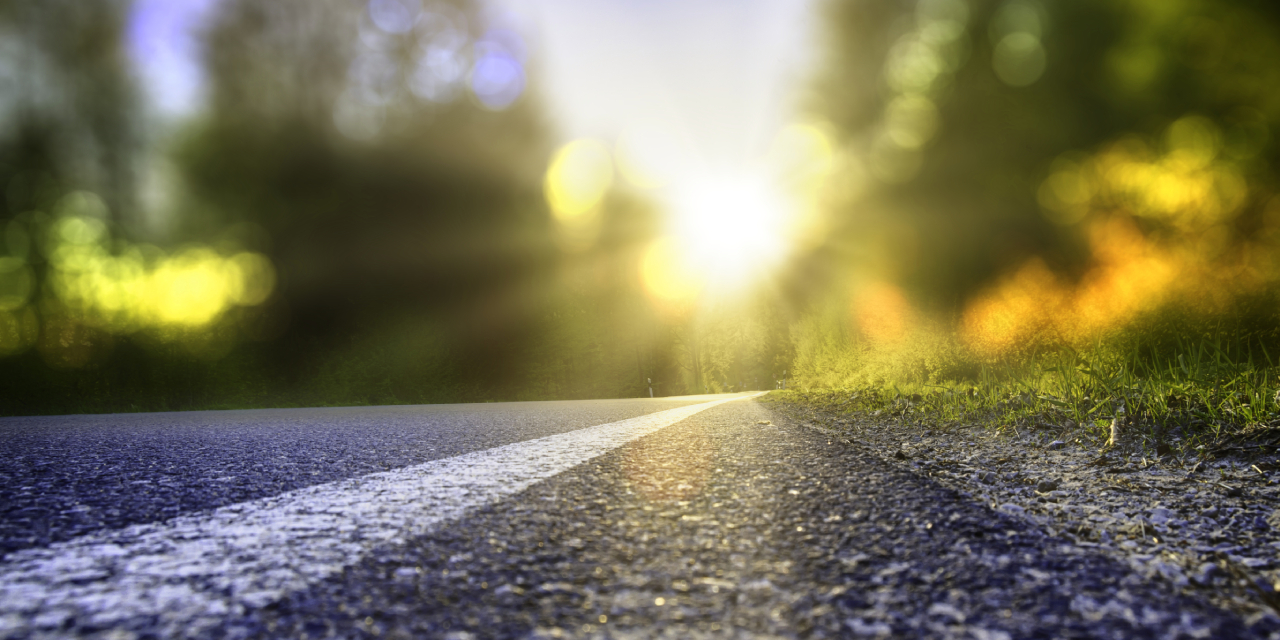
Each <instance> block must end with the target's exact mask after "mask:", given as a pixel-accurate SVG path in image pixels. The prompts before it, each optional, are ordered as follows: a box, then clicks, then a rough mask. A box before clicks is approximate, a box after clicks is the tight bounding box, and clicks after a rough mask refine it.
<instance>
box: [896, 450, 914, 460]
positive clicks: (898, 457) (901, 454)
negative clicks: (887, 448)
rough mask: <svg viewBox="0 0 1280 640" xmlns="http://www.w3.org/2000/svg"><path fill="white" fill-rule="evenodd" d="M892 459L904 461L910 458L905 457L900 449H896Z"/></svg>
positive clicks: (904, 452) (905, 453) (905, 454)
mask: <svg viewBox="0 0 1280 640" xmlns="http://www.w3.org/2000/svg"><path fill="white" fill-rule="evenodd" d="M893 457H895V458H897V459H899V460H906V459H907V458H909V457H910V456H908V455H907V452H906V451H903V450H902V449H898V450H897V451H895V452H894V454H893Z"/></svg>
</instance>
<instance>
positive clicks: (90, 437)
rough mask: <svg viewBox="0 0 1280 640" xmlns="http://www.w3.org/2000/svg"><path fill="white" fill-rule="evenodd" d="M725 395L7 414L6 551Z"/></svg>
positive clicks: (1, 479)
mask: <svg viewBox="0 0 1280 640" xmlns="http://www.w3.org/2000/svg"><path fill="white" fill-rule="evenodd" d="M718 398H721V396H683V397H678V398H655V399H648V398H645V399H625V400H578V401H564V402H505V403H492V404H465V405H448V404H446V405H408V406H385V407H336V408H315V409H258V410H248V411H184V412H166V413H126V414H103V415H75V416H34V417H18V418H0V553H8V552H11V551H16V550H19V549H25V548H28V547H37V546H44V545H47V544H49V543H51V542H56V541H61V540H68V539H71V538H74V537H76V536H79V535H83V534H86V533H90V532H93V531H98V530H101V529H116V528H120V527H123V526H126V525H131V524H139V523H146V522H156V521H159V520H163V519H166V518H172V517H174V516H177V515H181V514H185V513H191V512H197V511H203V510H207V509H212V508H216V507H221V506H224V505H228V504H234V503H237V502H244V501H247V500H254V499H257V498H262V497H265V496H273V495H277V494H280V493H283V492H285V491H291V490H294V489H300V488H302V487H307V486H311V485H317V484H321V483H325V482H332V481H335V480H343V479H346V478H352V477H355V476H360V475H364V474H367V473H373V472H376V471H386V470H389V469H395V468H399V467H406V466H409V465H415V464H421V463H423V462H429V461H431V460H439V459H442V458H450V457H453V456H457V455H462V454H465V453H471V452H473V451H481V450H484V449H490V448H492V447H496V446H500V445H504V444H509V443H512V442H520V441H523V440H532V439H534V438H541V437H543V436H548V435H552V434H556V433H564V432H566V431H573V430H575V429H581V428H583V427H589V426H593V425H598V424H604V423H607V422H616V421H618V420H622V419H625V418H633V417H636V416H641V415H645V414H649V413H654V412H657V411H663V410H666V409H672V408H675V407H683V406H688V405H691V404H697V403H700V402H706V401H708V400H714V399H718Z"/></svg>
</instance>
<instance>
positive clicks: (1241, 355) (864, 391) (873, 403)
mask: <svg viewBox="0 0 1280 640" xmlns="http://www.w3.org/2000/svg"><path fill="white" fill-rule="evenodd" d="M1130 338H1132V336H1130ZM1153 342H1154V341H1151V340H1134V339H1129V340H1127V341H1113V342H1111V343H1102V342H1098V343H1095V344H1094V345H1092V346H1090V348H1088V349H1085V350H1076V349H1071V348H1067V347H1061V348H1058V349H1056V350H1053V351H1044V352H1040V353H1033V354H1030V355H1024V356H1023V357H1021V358H1019V359H1018V360H1017V361H1014V362H1004V363H985V364H978V365H976V366H975V367H974V370H973V372H972V374H971V375H969V376H968V377H966V378H964V379H960V380H950V381H941V382H936V381H930V380H929V379H928V376H925V375H920V374H919V373H918V372H916V373H914V374H911V375H903V376H901V377H899V378H897V379H894V378H879V379H874V380H871V381H864V382H863V383H862V384H856V385H852V386H843V387H834V388H833V387H827V388H823V387H821V386H818V385H812V384H809V385H806V384H805V383H804V382H803V381H802V383H801V390H792V391H786V392H780V393H778V394H777V396H776V399H777V400H779V401H802V402H804V403H807V404H811V405H816V406H818V407H820V408H824V409H828V410H834V411H837V412H841V413H852V414H856V415H858V416H859V417H863V418H885V419H889V418H892V419H897V420H906V421H911V422H915V423H918V424H919V425H920V426H921V427H922V428H929V429H941V430H946V429H949V428H952V427H955V426H957V425H961V424H981V425H985V426H987V427H988V428H992V429H995V430H996V431H998V432H1004V433H1017V434H1022V433H1024V432H1027V431H1032V432H1040V433H1043V434H1044V435H1045V436H1046V437H1053V438H1060V439H1074V440H1079V441H1080V442H1081V443H1082V444H1088V445H1091V446H1099V447H1102V446H1105V443H1106V441H1107V440H1108V438H1109V437H1110V431H1111V424H1112V421H1113V420H1117V419H1118V420H1120V421H1121V424H1122V428H1123V430H1124V433H1126V434H1128V442H1127V443H1126V444H1131V445H1133V446H1135V447H1137V448H1139V449H1141V450H1142V451H1143V452H1144V453H1146V452H1147V451H1162V452H1169V451H1177V452H1184V453H1189V452H1191V451H1194V450H1210V451H1212V450H1214V449H1221V448H1222V447H1224V446H1227V445H1228V444H1231V443H1236V444H1240V443H1244V442H1247V441H1248V440H1249V438H1248V436H1249V435H1250V434H1253V433H1255V432H1257V431H1259V430H1262V429H1266V428H1268V427H1272V426H1277V425H1280V404H1278V403H1277V388H1278V387H1280V384H1278V381H1280V362H1278V361H1277V360H1276V359H1273V356H1272V351H1271V350H1269V349H1268V347H1267V342H1268V341H1267V340H1265V339H1263V337H1262V336H1258V335H1254V336H1245V335H1242V334H1239V333H1235V334H1231V333H1226V332H1215V333H1206V334H1202V335H1200V336H1199V337H1196V338H1191V337H1186V336H1175V337H1173V338H1172V339H1170V340H1166V341H1162V342H1163V344H1161V345H1160V346H1159V347H1158V348H1157V347H1156V346H1154V345H1153V344H1152V343H1153ZM1278 355H1280V354H1278Z"/></svg>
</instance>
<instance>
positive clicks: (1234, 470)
mask: <svg viewBox="0 0 1280 640" xmlns="http://www.w3.org/2000/svg"><path fill="white" fill-rule="evenodd" d="M768 406H770V407H771V408H773V409H774V410H776V411H778V412H780V413H782V414H785V415H787V416H789V417H790V418H791V419H792V420H794V421H796V422H797V423H799V424H802V425H805V426H806V427H809V428H811V429H815V430H817V431H819V432H821V433H825V434H828V435H830V436H831V437H833V438H838V439H840V440H843V441H846V442H848V443H849V444H850V445H852V446H854V447H855V448H857V449H859V450H861V451H863V452H865V454H866V455H868V456H871V457H875V458H877V459H878V460H880V461H881V463H882V464H886V465H890V466H892V467H894V468H896V469H899V470H902V471H903V472H907V473H911V474H913V475H915V476H917V477H921V478H928V479H930V480H931V481H933V482H936V483H938V484H939V485H941V486H945V487H948V488H950V489H952V490H954V491H956V492H958V493H959V494H960V495H963V496H965V497H966V498H967V499H969V500H972V501H974V502H976V503H979V504H984V505H987V506H988V507H989V508H991V509H993V510H997V511H1000V512H1003V513H1005V514H1008V515H1009V516H1011V517H1013V518H1016V519H1018V520H1020V521H1022V522H1025V523H1028V524H1030V525H1032V526H1034V527H1035V528H1036V529H1038V530H1039V531H1041V532H1043V533H1044V534H1045V535H1046V536H1048V537H1049V538H1052V539H1055V540H1060V541H1061V542H1062V543H1063V544H1064V545H1068V546H1070V547H1072V548H1075V549H1079V550H1081V551H1082V552H1084V551H1087V552H1094V553H1098V554H1100V555H1103V556H1105V557H1108V558H1112V559H1114V560H1115V561H1117V562H1120V563H1123V564H1125V565H1126V566H1128V567H1129V568H1130V569H1131V570H1132V571H1133V572H1134V573H1135V574H1136V575H1140V576H1142V577H1143V578H1144V579H1146V580H1149V581H1152V582H1154V583H1160V584H1163V585H1167V587H1168V588H1170V589H1172V590H1175V591H1177V592H1179V593H1181V594H1184V595H1189V596H1195V597H1201V598H1205V599H1207V600H1208V601H1210V602H1213V603H1214V604H1215V605H1217V606H1219V607H1222V608H1224V609H1227V610H1230V611H1233V612H1235V613H1237V614H1238V615H1240V616H1241V617H1242V619H1244V620H1245V621H1246V622H1247V624H1249V625H1250V626H1251V627H1253V628H1255V629H1257V630H1259V631H1263V630H1267V632H1268V633H1275V630H1276V629H1280V616H1278V615H1277V611H1278V610H1280V593H1278V590H1280V510H1277V507H1280V473H1276V470H1277V469H1280V456H1277V455H1275V454H1271V453H1265V452H1263V451H1261V450H1258V451H1256V452H1250V451H1249V450H1248V449H1246V448H1240V449H1238V450H1237V451H1235V452H1234V454H1233V455H1230V456H1226V457H1222V458H1219V459H1214V458H1213V457H1211V456H1203V457H1198V458H1193V459H1186V458H1181V459H1180V458H1176V457H1173V456H1164V457H1159V456H1156V455H1154V454H1153V453H1151V452H1141V451H1134V450H1125V449H1123V448H1118V449H1113V450H1110V451H1101V450H1099V449H1097V448H1091V447H1087V446H1083V445H1082V444H1079V443H1077V442H1075V441H1072V440H1071V439H1070V438H1069V437H1066V436H1065V435H1063V434H1060V433H1046V432H1024V433H1022V434H1020V435H1012V436H1001V435H997V434H995V433H993V432H992V431H991V430H990V429H987V428H985V427H983V426H981V425H968V426H958V427H955V428H952V429H949V430H940V429H937V428H929V427H926V426H924V425H921V424H916V423H910V422H903V421H894V420H880V419H873V418H871V417H869V416H864V415H856V414H848V413H843V414H841V413H835V412H831V411H827V410H822V409H819V408H815V407H813V406H809V405H805V404H799V403H796V404H792V403H783V402H769V403H768ZM1058 438H1063V439H1058Z"/></svg>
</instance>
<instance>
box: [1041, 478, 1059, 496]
mask: <svg viewBox="0 0 1280 640" xmlns="http://www.w3.org/2000/svg"><path fill="white" fill-rule="evenodd" d="M1057 488H1058V481H1057V480H1053V479H1051V478H1045V479H1044V480H1041V481H1040V482H1037V483H1036V491H1037V492H1039V493H1049V492H1050V491H1053V490H1055V489H1057Z"/></svg>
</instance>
